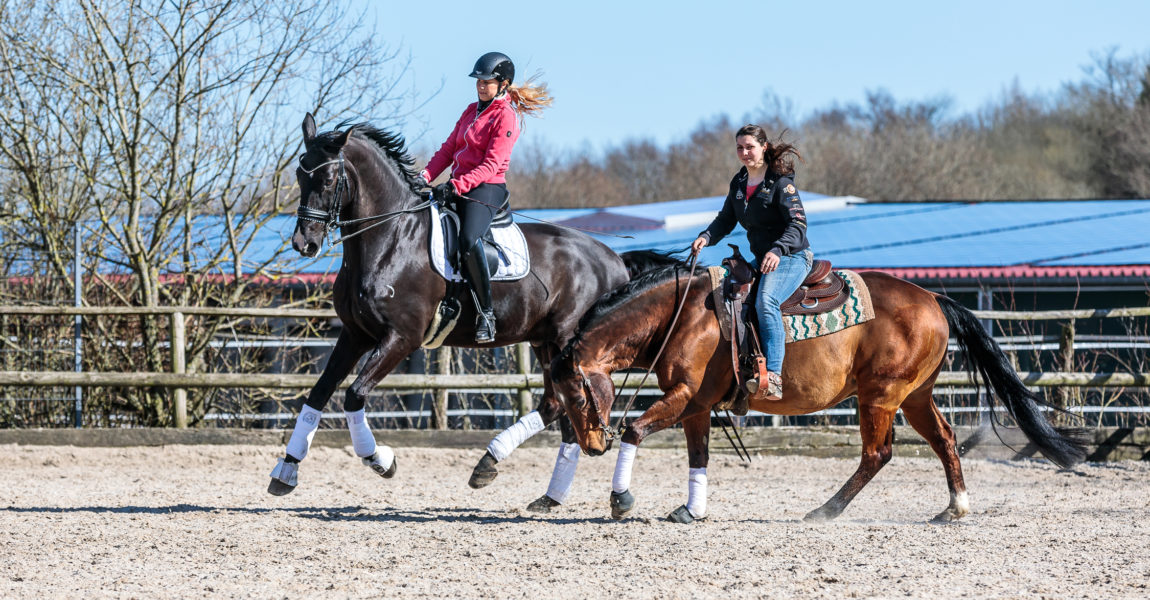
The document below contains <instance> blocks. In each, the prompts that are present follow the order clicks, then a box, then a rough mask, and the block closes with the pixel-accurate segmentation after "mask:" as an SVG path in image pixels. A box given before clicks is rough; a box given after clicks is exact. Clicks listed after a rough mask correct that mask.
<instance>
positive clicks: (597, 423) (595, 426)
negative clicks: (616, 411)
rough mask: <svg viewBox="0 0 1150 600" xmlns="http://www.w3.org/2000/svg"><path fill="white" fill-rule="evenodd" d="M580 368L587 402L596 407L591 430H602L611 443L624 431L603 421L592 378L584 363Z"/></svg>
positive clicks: (593, 412)
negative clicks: (613, 427) (592, 385)
mask: <svg viewBox="0 0 1150 600" xmlns="http://www.w3.org/2000/svg"><path fill="white" fill-rule="evenodd" d="M572 358H574V356H572ZM578 368H579V376H580V377H582V378H583V393H584V394H585V395H586V396H587V402H589V403H591V405H592V407H593V408H594V410H592V411H591V413H592V414H593V415H594V417H593V418H594V421H592V422H589V423H588V425H590V426H591V431H602V432H603V437H604V438H606V439H607V443H611V442H613V441H615V437H616V436H617V435H621V434H622V433H623V431H622V429H620V430H619V431H618V432H616V431H615V430H614V429H612V428H611V427H608V426H607V424H606V423H604V422H603V417H602V416H600V415H599V406H598V405H596V404H595V394H594V393H593V390H592V389H591V378H590V377H587V373H586V372H584V371H583V365H579V367H578ZM616 398H617V397H616ZM611 404H612V406H614V404H615V403H614V402H612V403H611ZM608 410H610V409H608ZM608 419H609V417H608ZM588 421H590V419H588Z"/></svg>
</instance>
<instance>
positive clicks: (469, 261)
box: [463, 240, 495, 344]
mask: <svg viewBox="0 0 1150 600" xmlns="http://www.w3.org/2000/svg"><path fill="white" fill-rule="evenodd" d="M463 262H464V263H466V266H467V280H468V283H470V284H471V293H472V296H473V297H474V298H475V308H476V310H477V311H478V312H479V316H478V317H477V318H476V319H475V341H476V342H478V343H480V344H486V343H488V342H491V341H494V340H495V311H494V310H493V309H492V308H491V274H490V273H489V272H488V271H487V255H486V253H485V252H484V251H483V240H476V241H475V243H474V244H473V245H472V246H471V248H469V249H468V250H467V257H466V258H464V261H463Z"/></svg>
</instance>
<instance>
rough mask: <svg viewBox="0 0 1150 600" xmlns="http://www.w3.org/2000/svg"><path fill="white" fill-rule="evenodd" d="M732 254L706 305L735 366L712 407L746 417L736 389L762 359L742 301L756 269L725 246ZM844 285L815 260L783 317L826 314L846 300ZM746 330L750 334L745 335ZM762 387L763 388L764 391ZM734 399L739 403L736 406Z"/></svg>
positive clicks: (750, 291)
mask: <svg viewBox="0 0 1150 600" xmlns="http://www.w3.org/2000/svg"><path fill="white" fill-rule="evenodd" d="M728 245H729V246H730V247H731V249H732V251H733V253H732V255H731V256H729V257H727V258H724V259H723V262H722V264H723V266H724V267H726V269H727V276H726V277H725V278H723V282H722V285H721V286H718V287H717V288H716V289H715V291H714V292H713V293H712V295H711V297H710V298H708V302H707V304H708V305H709V307H710V308H712V309H714V311H715V315H716V316H717V317H718V319H719V327H720V331H721V333H722V335H723V339H725V340H728V341H729V342H730V345H731V361H732V362H733V364H734V366H735V373H736V375H735V383H736V385H735V386H734V387H733V388H732V390H731V394H730V395H729V396H728V397H727V398H726V399H724V400H723V401H722V402H720V404H719V405H718V406H717V407H716V408H718V409H720V410H722V409H724V408H730V407H732V405H734V406H737V408H736V409H735V413H736V414H746V407H747V404H746V402H745V401H744V398H737V397H738V396H739V395H743V396H745V394H746V393H745V392H744V391H742V390H741V389H740V386H739V385H738V384H741V382H742V381H744V380H745V379H746V378H747V377H751V376H754V374H755V372H756V370H757V366H756V365H757V363H758V362H761V360H762V357H761V355H760V352H759V344H758V343H757V339H758V336H757V331H756V330H757V327H756V322H757V319H756V317H755V313H754V310H753V302H745V301H746V299H747V297H751V298H754V297H755V295H754V294H755V290H756V288H757V286H758V277H757V272H756V270H755V269H754V268H753V267H752V266H751V264H750V263H748V262H747V260H746V259H745V258H743V256H742V254H741V253H740V252H739V248H738V246H736V245H734V244H728ZM849 295H850V293H849V289H848V288H847V286H846V282H845V281H844V280H843V278H842V277H840V276H839V275H838V274H837V273H835V272H834V271H833V270H832V268H831V263H830V261H827V260H816V261H814V263H812V265H811V270H810V273H808V274H807V276H806V278H805V279H803V283H802V284H801V285H800V286H799V288H798V289H797V290H795V293H794V294H791V297H790V298H787V300H786V301H785V302H783V303H782V305H781V307H780V308H781V310H782V313H783V315H784V316H786V315H810V314H818V313H823V312H829V311H831V310H834V309H836V308H839V307H840V306H842V305H843V304H845V303H846V301H847V298H848V297H849ZM748 330H750V331H751V332H752V335H747V332H748ZM765 388H766V386H765V385H764V386H763V389H764V390H765ZM736 399H737V400H739V402H737V403H736Z"/></svg>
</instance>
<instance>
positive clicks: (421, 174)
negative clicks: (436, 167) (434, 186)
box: [418, 169, 431, 187]
mask: <svg viewBox="0 0 1150 600" xmlns="http://www.w3.org/2000/svg"><path fill="white" fill-rule="evenodd" d="M428 175H430V173H428V172H427V169H424V170H422V171H420V172H419V175H418V177H419V180H420V181H422V182H423V187H430V186H431V178H430V177H428Z"/></svg>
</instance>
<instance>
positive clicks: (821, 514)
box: [803, 508, 839, 523]
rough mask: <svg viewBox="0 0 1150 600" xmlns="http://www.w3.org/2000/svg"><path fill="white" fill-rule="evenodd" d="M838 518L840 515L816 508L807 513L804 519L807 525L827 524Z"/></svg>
mask: <svg viewBox="0 0 1150 600" xmlns="http://www.w3.org/2000/svg"><path fill="white" fill-rule="evenodd" d="M837 516H839V515H838V513H834V512H831V511H830V510H827V509H826V508H816V509H815V510H812V511H811V512H809V513H807V516H805V517H803V521H804V522H806V523H825V522H827V521H830V520H832V519H834V518H835V517H837Z"/></svg>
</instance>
